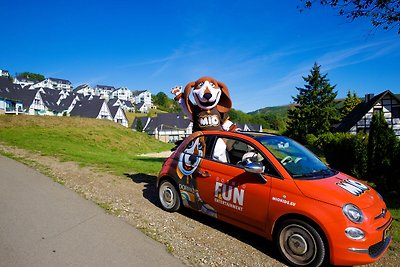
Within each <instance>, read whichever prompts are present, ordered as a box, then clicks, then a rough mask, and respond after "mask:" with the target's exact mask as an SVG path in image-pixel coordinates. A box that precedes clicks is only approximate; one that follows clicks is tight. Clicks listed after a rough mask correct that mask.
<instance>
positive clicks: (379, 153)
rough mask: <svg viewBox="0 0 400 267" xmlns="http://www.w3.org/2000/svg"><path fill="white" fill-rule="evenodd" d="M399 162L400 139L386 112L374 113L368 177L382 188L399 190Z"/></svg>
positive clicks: (369, 140)
mask: <svg viewBox="0 0 400 267" xmlns="http://www.w3.org/2000/svg"><path fill="white" fill-rule="evenodd" d="M399 164H400V160H399V140H398V139H397V138H396V135H395V133H394V131H393V129H391V128H390V127H389V125H388V124H387V122H386V120H385V117H384V114H383V113H382V112H377V113H374V115H373V117H372V122H371V128H370V133H369V137H368V179H369V180H370V181H372V182H374V183H375V184H377V186H378V187H379V188H380V189H381V190H385V191H391V190H398V189H400V186H399V181H398V180H399V176H398V174H399V168H400V166H399ZM396 174H397V175H396Z"/></svg>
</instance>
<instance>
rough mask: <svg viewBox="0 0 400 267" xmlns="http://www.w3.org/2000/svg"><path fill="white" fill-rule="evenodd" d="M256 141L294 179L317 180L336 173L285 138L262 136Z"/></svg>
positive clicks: (303, 148) (307, 151) (297, 144)
mask: <svg viewBox="0 0 400 267" xmlns="http://www.w3.org/2000/svg"><path fill="white" fill-rule="evenodd" d="M256 139H257V140H258V141H259V142H260V143H261V144H263V145H264V146H265V147H266V148H267V149H268V150H269V151H270V152H271V153H272V154H273V155H274V156H275V157H276V158H277V159H278V160H279V161H280V162H281V164H282V166H283V167H284V168H285V169H286V170H287V171H288V172H289V173H290V174H291V175H292V177H293V178H294V179H319V178H325V177H330V176H332V175H335V174H336V173H337V172H336V171H334V170H332V169H330V168H329V167H328V166H326V165H325V163H323V162H322V161H321V160H320V159H319V158H317V157H316V156H315V155H314V154H313V153H311V152H310V151H309V150H308V149H307V148H305V147H304V146H302V145H300V144H299V143H297V142H295V141H293V140H292V139H289V138H287V137H285V136H271V135H264V136H259V137H257V138H256Z"/></svg>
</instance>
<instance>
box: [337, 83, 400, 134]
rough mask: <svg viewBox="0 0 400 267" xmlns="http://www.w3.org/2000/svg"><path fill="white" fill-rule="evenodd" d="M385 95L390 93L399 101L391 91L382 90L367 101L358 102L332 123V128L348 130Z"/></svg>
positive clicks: (339, 130) (338, 130)
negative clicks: (341, 117) (348, 111)
mask: <svg viewBox="0 0 400 267" xmlns="http://www.w3.org/2000/svg"><path fill="white" fill-rule="evenodd" d="M386 95H390V96H391V97H393V98H395V99H397V100H398V101H399V102H400V99H399V98H397V96H396V95H394V94H393V93H392V92H391V91H389V90H387V91H384V92H382V93H380V94H378V95H376V96H374V97H372V98H371V99H370V100H369V101H367V102H366V101H363V102H361V103H360V104H358V105H357V106H356V107H355V108H354V109H353V110H352V111H351V112H350V113H349V114H348V115H347V116H346V117H345V118H344V119H343V120H342V121H341V122H340V123H339V124H337V125H334V130H335V131H336V132H348V131H350V129H351V128H352V127H353V126H354V125H356V123H357V122H358V121H359V120H361V118H362V117H363V116H364V115H365V114H366V113H367V112H368V111H369V110H370V109H371V108H372V107H374V106H375V105H376V103H378V102H379V101H380V100H381V99H382V98H383V97H385V96H386Z"/></svg>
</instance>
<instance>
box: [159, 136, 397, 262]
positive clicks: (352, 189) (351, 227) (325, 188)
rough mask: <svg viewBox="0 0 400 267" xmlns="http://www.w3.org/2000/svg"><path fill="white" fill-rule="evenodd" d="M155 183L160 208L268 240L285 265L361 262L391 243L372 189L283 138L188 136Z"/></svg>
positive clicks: (382, 205) (387, 221)
mask: <svg viewBox="0 0 400 267" xmlns="http://www.w3.org/2000/svg"><path fill="white" fill-rule="evenodd" d="M157 187H158V195H159V199H160V202H161V206H162V208H163V209H164V210H166V211H170V212H173V211H177V210H178V209H180V208H181V207H183V206H184V207H188V208H191V209H194V210H197V211H199V212H202V213H205V214H207V215H209V216H212V217H215V218H218V219H220V220H222V221H225V222H228V223H230V224H233V225H236V226H238V227H241V228H244V229H246V230H248V231H250V232H253V233H255V234H258V235H261V236H263V237H265V238H267V239H269V240H273V241H274V243H275V244H276V246H277V248H278V250H279V252H280V253H281V254H282V256H283V258H284V259H285V260H286V261H287V262H288V264H290V265H292V266H321V265H326V264H333V265H355V264H367V263H371V262H374V261H377V260H378V259H379V258H380V257H382V256H383V254H384V253H385V251H386V250H387V248H388V246H389V244H390V242H391V235H390V228H391V225H392V217H391V215H390V213H389V211H388V210H387V208H386V205H385V203H384V201H383V199H382V197H381V196H380V195H379V193H377V192H376V191H375V190H374V189H372V188H371V187H370V186H368V185H366V184H364V183H362V182H361V181H358V180H356V179H355V178H352V177H350V176H348V175H346V174H344V173H341V172H338V171H336V170H333V169H331V168H329V167H328V166H327V165H326V164H324V163H323V162H322V161H321V160H320V159H318V158H317V157H316V156H315V155H314V154H313V153H311V152H310V151H309V150H308V149H306V148H305V147H303V146H302V145H300V144H299V143H297V142H295V141H294V140H292V139H289V138H287V137H284V136H279V135H272V134H265V133H253V132H251V133H245V132H241V133H240V132H219V131H207V132H196V133H193V134H192V135H191V136H189V137H187V138H186V139H184V141H183V142H182V143H181V144H180V145H179V146H178V148H177V149H176V150H175V151H174V152H173V153H172V155H171V156H170V157H169V158H167V159H166V161H165V162H164V164H163V167H162V169H161V171H160V174H159V176H158V179H157Z"/></svg>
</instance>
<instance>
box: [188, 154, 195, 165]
mask: <svg viewBox="0 0 400 267" xmlns="http://www.w3.org/2000/svg"><path fill="white" fill-rule="evenodd" d="M196 160H197V157H196V156H195V155H190V157H189V161H190V164H192V165H193V164H194V163H195V162H196Z"/></svg>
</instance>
